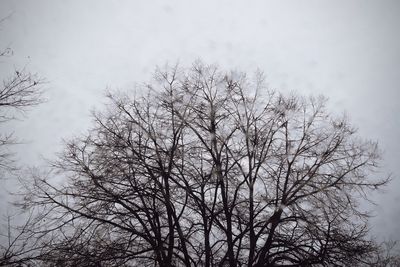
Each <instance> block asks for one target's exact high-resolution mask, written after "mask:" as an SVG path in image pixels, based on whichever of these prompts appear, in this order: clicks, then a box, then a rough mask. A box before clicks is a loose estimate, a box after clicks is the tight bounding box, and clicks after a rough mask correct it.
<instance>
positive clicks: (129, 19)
mask: <svg viewBox="0 0 400 267" xmlns="http://www.w3.org/2000/svg"><path fill="white" fill-rule="evenodd" d="M10 14H11V16H10V18H8V19H7V20H5V21H4V22H3V23H2V24H1V25H0V48H4V47H6V46H10V47H11V48H12V49H13V50H14V56H13V57H11V58H7V59H2V62H0V71H1V73H0V74H1V76H2V77H4V74H6V73H10V74H11V72H12V70H13V68H14V67H16V68H19V67H23V66H26V69H27V70H29V71H31V72H37V73H38V74H40V76H41V77H43V78H45V79H46V80H47V82H48V83H47V84H46V85H45V88H46V90H47V91H46V94H45V96H46V97H47V98H48V99H49V101H48V102H47V103H45V104H42V105H41V106H39V107H37V108H34V109H32V110H31V111H30V112H29V114H28V117H27V118H25V120H24V121H21V122H16V123H13V124H10V125H9V129H8V130H13V131H14V132H15V135H16V136H18V137H19V138H21V139H24V140H25V141H27V142H26V143H25V144H22V145H19V146H18V147H17V148H16V150H17V153H18V154H17V156H18V159H19V163H20V164H24V165H30V166H31V165H41V164H43V162H44V161H43V160H42V158H41V157H42V156H43V157H46V158H53V157H54V153H55V152H57V151H60V150H61V148H62V145H61V139H62V138H67V139H68V138H70V137H72V136H76V135H79V134H80V133H84V132H85V131H86V130H87V129H88V128H89V127H90V110H91V109H93V108H94V107H98V108H101V107H102V104H103V103H104V102H105V99H104V98H103V94H104V92H105V89H106V88H111V89H123V90H126V89H130V88H132V87H133V86H134V84H135V82H145V81H148V80H149V78H150V76H151V74H152V72H153V70H154V69H155V66H156V65H164V64H165V63H166V62H167V61H169V62H172V63H175V62H177V60H179V61H180V63H181V65H183V66H189V65H190V64H191V63H192V62H193V61H194V60H195V59H197V58H201V59H203V61H205V62H206V63H218V64H219V65H220V66H221V67H222V68H224V69H227V70H229V69H238V70H243V71H246V72H253V71H255V70H256V69H257V68H260V69H261V70H263V71H264V72H265V74H266V75H267V82H268V84H269V86H270V87H271V88H276V89H278V90H286V91H288V90H292V91H297V92H300V93H302V94H306V95H308V94H313V95H318V94H324V95H325V96H327V97H329V98H330V102H329V103H330V106H331V108H332V111H334V112H342V111H346V112H347V113H348V114H349V116H350V118H351V120H352V122H353V123H354V124H355V125H356V126H357V127H358V128H359V132H360V135H361V136H363V137H366V138H370V139H373V140H378V141H379V143H380V146H381V148H382V150H383V151H384V158H383V165H384V168H383V171H384V172H385V173H389V172H392V173H393V177H394V181H393V182H392V183H391V184H390V185H389V186H388V187H387V188H386V189H385V192H384V194H381V195H377V196H374V199H376V201H377V203H378V204H379V206H378V207H375V214H376V215H377V217H376V218H374V219H373V220H372V224H373V233H374V234H375V235H377V236H379V237H381V238H392V239H400V223H399V221H400V164H399V163H400V142H399V140H398V138H399V137H400V116H399V112H400V105H399V103H398V101H399V100H400V30H399V28H400V1H365V0H364V1H329V2H328V1H276V2H271V1H240V2H239V1H54V0H52V1H13V0H1V1H0V18H3V17H6V16H7V15H10ZM11 184H12V183H11V182H8V183H7V185H6V187H7V188H8V190H11V189H12V185H11ZM3 191H4V190H3ZM1 192H2V191H1ZM1 194H2V195H0V203H1V202H2V201H3V204H2V207H1V208H0V211H1V212H3V213H4V211H5V210H6V209H7V208H6V207H7V204H5V201H6V199H7V196H6V195H5V193H4V192H3V193H1Z"/></svg>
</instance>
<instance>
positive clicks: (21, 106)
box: [0, 19, 43, 266]
mask: <svg viewBox="0 0 400 267" xmlns="http://www.w3.org/2000/svg"><path fill="white" fill-rule="evenodd" d="M3 20H5V19H2V20H0V24H1V22H3ZM12 54H13V51H12V50H11V48H5V49H3V50H1V51H0V59H3V58H6V57H10V56H12ZM1 77H2V78H4V79H3V80H2V84H1V85H0V124H3V125H1V126H4V125H5V126H7V124H6V123H7V122H9V121H11V120H14V119H17V118H18V117H19V116H20V115H24V113H25V111H26V110H27V109H28V108H29V107H32V106H35V105H37V104H39V103H41V102H43V98H42V90H41V85H42V83H43V80H42V79H40V78H39V77H38V76H37V75H35V74H32V73H29V72H27V71H26V70H25V69H18V70H14V72H13V73H11V75H7V74H5V73H1ZM4 128H5V127H2V129H1V132H0V180H2V179H3V178H4V176H5V175H6V174H9V172H10V171H15V170H17V166H16V164H15V161H14V158H13V153H12V152H11V149H10V146H11V145H14V144H16V143H17V139H16V138H15V137H14V135H13V132H12V131H11V130H8V129H7V128H6V129H7V130H6V131H4V132H3V129H4ZM6 221H7V223H6V226H5V227H2V228H1V230H0V266H4V265H7V266H12V265H13V264H14V265H16V266H17V265H18V264H19V260H20V259H21V256H22V255H24V253H26V252H29V251H30V250H29V249H27V246H26V245H27V244H26V243H25V241H24V240H26V238H27V236H26V234H27V232H26V227H27V225H28V224H29V222H30V221H29V220H28V221H27V222H26V223H25V224H23V225H22V226H21V227H17V226H15V225H14V226H13V225H11V224H10V216H7V217H6Z"/></svg>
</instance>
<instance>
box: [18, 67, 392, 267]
mask: <svg viewBox="0 0 400 267" xmlns="http://www.w3.org/2000/svg"><path fill="white" fill-rule="evenodd" d="M146 88H147V94H146V93H144V94H143V97H135V98H132V97H130V96H129V95H128V94H123V93H117V94H109V95H108V98H109V100H110V104H109V105H108V106H107V110H106V111H105V112H101V113H94V119H95V126H94V127H93V129H91V133H90V134H89V135H87V136H83V137H82V138H78V139H76V140H73V141H71V142H69V143H67V146H66V150H65V152H64V153H63V154H62V155H61V156H60V158H59V160H58V161H57V162H55V163H54V171H53V172H52V173H51V174H50V175H49V176H47V177H44V176H37V177H35V178H34V181H33V182H32V183H30V185H29V186H28V188H27V189H28V192H27V195H26V198H25V201H24V203H23V204H24V206H25V207H26V208H30V207H35V208H37V209H40V216H39V217H38V219H37V220H36V221H35V223H34V225H33V226H32V227H30V230H31V231H32V234H34V235H36V237H37V239H36V242H38V243H41V244H45V245H43V249H42V250H41V251H40V253H39V254H41V255H42V256H39V257H40V259H41V260H42V261H43V262H45V263H46V264H49V266H57V265H60V262H62V264H63V265H65V266H73V265H80V266H83V265H85V266H122V265H126V266H138V265H139V264H140V265H142V266H331V265H332V266H350V265H355V264H359V263H360V262H361V260H362V258H363V257H366V256H368V255H371V253H373V252H374V251H375V250H376V247H375V245H374V243H373V242H372V241H371V240H369V239H368V238H367V233H368V228H367V218H368V216H367V214H366V213H364V212H362V211H361V210H360V209H359V208H358V206H357V203H358V202H359V200H360V199H363V198H367V196H368V192H370V190H375V189H377V188H379V187H380V186H382V185H384V184H385V183H386V182H387V179H386V178H384V179H379V178H377V177H375V171H376V169H377V166H378V162H379V151H378V147H377V144H376V143H374V142H371V141H366V140H362V139H361V138H359V137H357V134H356V131H355V129H354V128H353V127H351V125H350V124H349V122H348V121H347V119H346V118H345V117H336V116H333V115H330V114H329V113H328V112H327V111H326V108H325V102H326V100H325V99H324V98H323V97H318V98H313V97H309V98H305V97H301V96H297V95H295V94H292V95H288V96H287V95H283V94H278V93H275V92H271V91H270V90H268V89H267V88H266V87H265V85H264V81H263V76H262V75H261V74H256V75H255V77H254V78H253V79H249V78H247V77H246V75H245V74H241V73H222V72H221V71H219V70H218V69H217V67H215V66H205V65H203V64H201V63H196V64H194V65H193V67H192V68H190V69H186V70H185V69H183V70H182V69H178V68H177V67H175V68H168V69H167V70H165V71H157V73H156V75H155V79H154V81H153V82H152V83H151V84H148V85H147V86H146ZM60 175H61V176H67V177H68V179H67V180H65V181H63V182H57V183H55V182H51V180H52V176H54V177H59V176H60Z"/></svg>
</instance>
